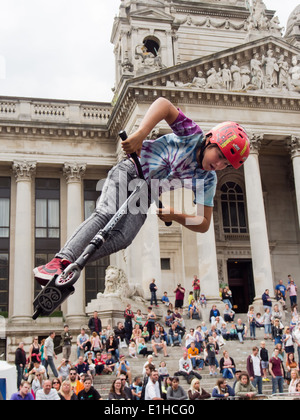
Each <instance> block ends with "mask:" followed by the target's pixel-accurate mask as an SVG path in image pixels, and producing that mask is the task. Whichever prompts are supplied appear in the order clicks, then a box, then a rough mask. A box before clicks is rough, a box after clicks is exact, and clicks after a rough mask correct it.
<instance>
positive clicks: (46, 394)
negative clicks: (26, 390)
mask: <svg viewBox="0 0 300 420" xmlns="http://www.w3.org/2000/svg"><path fill="white" fill-rule="evenodd" d="M47 400H48V401H50V400H51V401H60V397H59V395H58V393H57V391H56V389H54V388H52V382H51V381H49V380H47V381H45V382H44V384H43V389H40V390H38V391H37V393H36V401H47Z"/></svg>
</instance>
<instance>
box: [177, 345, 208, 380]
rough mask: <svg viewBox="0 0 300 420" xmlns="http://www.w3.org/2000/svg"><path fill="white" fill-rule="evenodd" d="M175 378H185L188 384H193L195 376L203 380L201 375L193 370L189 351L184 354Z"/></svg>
mask: <svg viewBox="0 0 300 420" xmlns="http://www.w3.org/2000/svg"><path fill="white" fill-rule="evenodd" d="M174 376H184V377H185V379H186V380H187V382H188V383H191V381H192V379H193V377H194V376H196V378H198V379H202V377H201V375H200V374H199V373H197V372H195V371H194V370H193V366H192V362H191V360H190V359H189V358H188V353H187V351H185V352H184V353H183V357H182V358H181V359H180V360H179V371H178V372H175V373H174Z"/></svg>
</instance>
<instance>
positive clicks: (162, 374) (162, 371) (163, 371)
mask: <svg viewBox="0 0 300 420" xmlns="http://www.w3.org/2000/svg"><path fill="white" fill-rule="evenodd" d="M158 374H159V378H160V379H161V380H162V381H163V380H164V379H165V378H168V377H169V376H170V375H169V372H168V369H167V364H166V362H165V361H164V360H163V361H162V362H160V364H159V368H158Z"/></svg>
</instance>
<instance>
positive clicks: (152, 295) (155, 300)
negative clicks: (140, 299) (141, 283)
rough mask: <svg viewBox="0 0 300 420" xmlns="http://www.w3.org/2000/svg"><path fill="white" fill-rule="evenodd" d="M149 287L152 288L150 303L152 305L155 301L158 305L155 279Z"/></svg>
mask: <svg viewBox="0 0 300 420" xmlns="http://www.w3.org/2000/svg"><path fill="white" fill-rule="evenodd" d="M149 289H150V292H151V301H150V305H151V306H152V305H153V303H154V304H155V306H156V307H158V304H157V296H156V292H157V286H156V285H155V279H152V282H151V283H150V286H149Z"/></svg>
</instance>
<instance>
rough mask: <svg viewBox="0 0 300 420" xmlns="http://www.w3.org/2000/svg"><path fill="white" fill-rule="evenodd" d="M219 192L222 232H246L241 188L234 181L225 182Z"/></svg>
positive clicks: (243, 199)
mask: <svg viewBox="0 0 300 420" xmlns="http://www.w3.org/2000/svg"><path fill="white" fill-rule="evenodd" d="M221 193H222V194H221V204H222V216H223V228H224V233H248V228H247V221H246V212H245V198H244V193H243V190H242V188H241V187H240V186H239V185H238V184H237V183H235V182H226V183H225V184H224V185H223V186H222V187H221Z"/></svg>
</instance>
